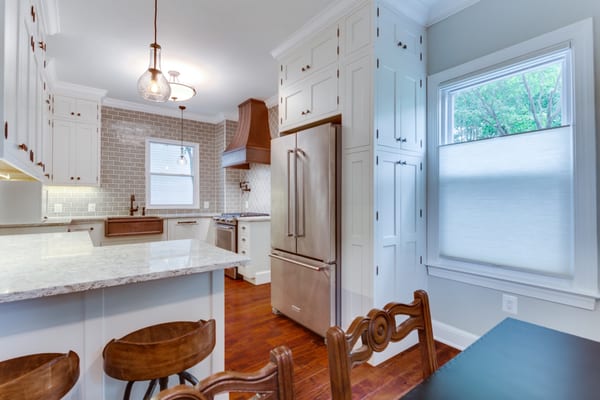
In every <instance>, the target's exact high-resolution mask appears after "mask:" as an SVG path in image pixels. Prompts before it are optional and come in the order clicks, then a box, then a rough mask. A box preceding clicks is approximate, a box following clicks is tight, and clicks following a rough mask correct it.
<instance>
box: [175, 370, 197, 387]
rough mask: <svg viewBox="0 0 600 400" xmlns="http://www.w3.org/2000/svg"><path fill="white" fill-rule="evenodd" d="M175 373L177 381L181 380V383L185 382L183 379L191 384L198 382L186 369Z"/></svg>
mask: <svg viewBox="0 0 600 400" xmlns="http://www.w3.org/2000/svg"><path fill="white" fill-rule="evenodd" d="M177 375H179V382H181V383H182V384H183V383H185V382H184V381H183V380H187V381H188V382H189V383H191V384H192V385H196V384H198V382H199V381H198V379H196V377H195V376H194V375H192V374H190V373H189V372H187V371H183V372H180V373H178V374H177Z"/></svg>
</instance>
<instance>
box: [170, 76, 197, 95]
mask: <svg viewBox="0 0 600 400" xmlns="http://www.w3.org/2000/svg"><path fill="white" fill-rule="evenodd" d="M169 76H170V77H171V80H170V81H169V85H170V86H171V97H170V98H169V100H171V101H186V100H189V99H191V98H192V97H194V96H195V95H196V89H194V88H193V87H192V86H190V85H186V84H184V83H181V82H179V72H177V71H169Z"/></svg>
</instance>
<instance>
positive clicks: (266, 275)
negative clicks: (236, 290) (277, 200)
mask: <svg viewBox="0 0 600 400" xmlns="http://www.w3.org/2000/svg"><path fill="white" fill-rule="evenodd" d="M270 246H271V222H270V221H268V220H259V221H256V220H254V221H252V220H249V219H246V220H244V219H240V220H238V251H237V252H238V253H239V254H242V255H246V256H248V257H250V260H251V261H250V263H249V264H247V265H245V266H242V267H238V271H239V273H240V274H241V275H243V277H244V279H245V280H247V281H248V282H250V283H253V284H255V285H260V284H263V283H269V282H271V262H270V260H269V251H270Z"/></svg>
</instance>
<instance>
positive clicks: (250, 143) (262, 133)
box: [221, 99, 271, 169]
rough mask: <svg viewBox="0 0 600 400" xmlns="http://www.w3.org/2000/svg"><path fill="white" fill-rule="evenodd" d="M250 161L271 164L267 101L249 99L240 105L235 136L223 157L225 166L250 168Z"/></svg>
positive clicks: (223, 165)
mask: <svg viewBox="0 0 600 400" xmlns="http://www.w3.org/2000/svg"><path fill="white" fill-rule="evenodd" d="M250 163H259V164H271V133H270V131H269V111H268V110H267V106H266V105H265V102H264V101H262V100H257V99H248V100H246V101H245V102H243V103H242V104H240V105H239V120H238V126H237V130H236V131H235V136H234V137H233V139H232V141H231V143H229V145H228V146H227V148H226V149H225V151H224V152H223V155H222V157H221V166H222V167H223V168H240V169H248V168H250Z"/></svg>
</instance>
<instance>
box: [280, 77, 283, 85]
mask: <svg viewBox="0 0 600 400" xmlns="http://www.w3.org/2000/svg"><path fill="white" fill-rule="evenodd" d="M280 85H281V86H283V78H281V82H280Z"/></svg>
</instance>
